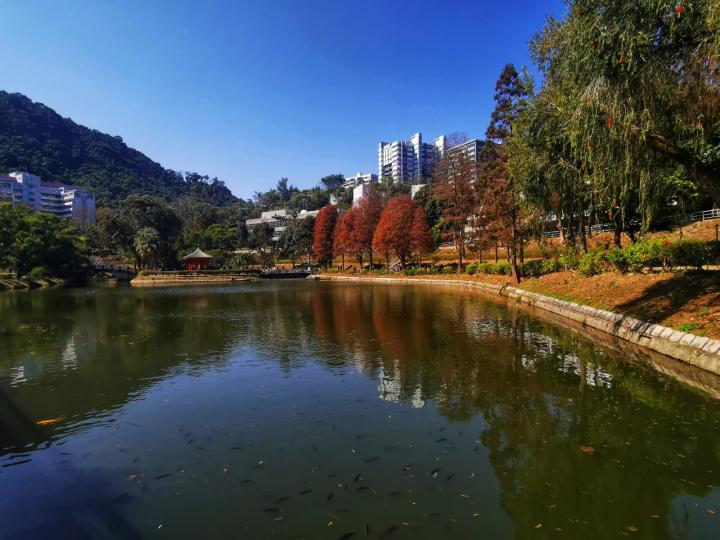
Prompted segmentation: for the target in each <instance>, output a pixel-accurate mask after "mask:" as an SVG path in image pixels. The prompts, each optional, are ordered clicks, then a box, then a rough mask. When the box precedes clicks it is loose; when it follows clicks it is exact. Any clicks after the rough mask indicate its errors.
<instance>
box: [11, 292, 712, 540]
mask: <svg viewBox="0 0 720 540" xmlns="http://www.w3.org/2000/svg"><path fill="white" fill-rule="evenodd" d="M0 351H1V354H0V381H1V383H0V537H2V538H13V539H14V538H50V537H52V538H85V537H88V538H95V537H119V538H269V537H276V538H331V539H341V538H342V539H348V538H389V539H395V538H449V537H457V538H470V537H483V538H551V537H559V538H561V537H566V538H579V537H583V538H616V537H618V536H623V535H629V536H635V537H638V538H660V539H661V538H717V537H718V535H719V534H720V489H718V486H720V404H719V403H718V402H717V401H716V400H714V399H712V398H710V397H708V396H707V395H706V394H703V393H702V392H700V391H698V390H693V389H692V388H690V387H689V386H686V385H684V384H682V383H680V382H677V381H675V380H673V379H670V378H668V377H666V376H665V375H662V374H660V373H658V372H657V371H655V370H653V369H652V368H650V367H648V366H647V365H645V364H644V363H643V362H641V361H638V360H637V358H635V357H632V356H631V355H629V354H624V353H621V352H618V350H616V349H611V348H608V347H606V346H605V345H603V344H601V343H599V342H595V341H591V340H590V339H588V338H587V337H583V336H582V335H580V334H578V333H577V332H574V331H572V330H569V329H565V328H562V327H560V326H558V325H556V324H554V323H552V322H548V321H547V320H545V319H542V318H539V317H538V316H537V315H534V314H532V313H528V312H526V311H523V310H522V309H519V308H517V307H513V306H508V305H506V304H503V303H499V302H496V301H495V300H492V299H488V298H485V297H483V296H481V295H478V294H475V293H470V292H468V291H464V290H450V289H446V288H440V287H433V286H424V285H423V286H417V285H416V286H413V285H388V284H375V285H374V284H358V283H326V282H305V281H298V282H274V283H268V282H258V283H248V284H244V285H237V286H232V287H203V288H172V289H170V288H169V289H140V290H137V289H130V288H126V287H124V288H123V287H121V288H104V287H97V288H92V287H91V288H88V289H59V290H47V291H33V292H30V293H3V294H2V295H0ZM38 422H40V423H39V424H38Z"/></svg>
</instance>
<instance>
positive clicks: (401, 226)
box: [312, 185, 433, 269]
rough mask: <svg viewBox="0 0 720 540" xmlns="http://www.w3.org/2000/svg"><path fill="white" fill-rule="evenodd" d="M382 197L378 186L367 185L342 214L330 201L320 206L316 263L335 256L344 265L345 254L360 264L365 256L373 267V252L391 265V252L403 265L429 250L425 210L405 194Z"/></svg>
mask: <svg viewBox="0 0 720 540" xmlns="http://www.w3.org/2000/svg"><path fill="white" fill-rule="evenodd" d="M385 200H386V201H387V202H385ZM385 200H384V198H383V195H382V193H381V192H380V190H379V189H378V188H376V187H375V186H374V185H370V186H368V190H367V193H366V195H365V196H364V197H363V198H361V199H360V201H359V202H358V204H355V205H353V206H351V207H350V208H349V209H347V210H346V211H345V212H343V213H342V214H339V213H338V209H337V207H336V206H334V205H327V206H325V207H323V208H322V209H321V210H320V212H319V213H318V216H317V220H316V223H315V230H314V235H313V244H312V254H313V256H314V257H315V260H316V261H317V262H318V264H320V265H322V266H325V267H328V266H330V265H331V264H332V261H333V259H334V258H336V257H339V258H340V260H341V267H342V268H343V269H344V268H345V257H346V256H348V257H350V258H353V259H355V260H356V261H357V262H358V264H359V265H360V267H361V268H362V267H363V261H364V259H365V257H366V256H367V260H368V265H369V268H373V267H374V263H373V255H374V254H376V255H380V256H382V257H383V259H384V261H385V265H386V267H387V268H390V267H391V264H390V257H391V256H392V257H394V258H396V259H397V264H398V265H399V266H400V267H401V268H404V267H405V265H406V263H407V262H408V261H409V259H410V258H411V257H413V256H419V255H423V254H425V253H428V252H429V251H432V249H433V242H432V238H431V235H430V229H429V226H428V222H427V217H426V215H425V210H424V209H423V208H422V207H421V206H420V205H418V204H417V203H416V202H415V201H413V199H412V198H411V197H410V195H407V194H400V195H396V196H394V197H390V198H387V197H386V198H385Z"/></svg>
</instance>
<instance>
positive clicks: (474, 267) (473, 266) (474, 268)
mask: <svg viewBox="0 0 720 540" xmlns="http://www.w3.org/2000/svg"><path fill="white" fill-rule="evenodd" d="M479 264H480V263H470V264H468V265H467V266H466V267H465V272H467V273H468V274H470V275H472V274H477V273H478V265H479Z"/></svg>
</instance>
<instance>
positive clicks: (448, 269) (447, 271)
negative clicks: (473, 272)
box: [441, 266, 455, 274]
mask: <svg viewBox="0 0 720 540" xmlns="http://www.w3.org/2000/svg"><path fill="white" fill-rule="evenodd" d="M441 272H442V273H443V274H453V273H455V269H454V268H453V267H452V266H443V267H442V270H441Z"/></svg>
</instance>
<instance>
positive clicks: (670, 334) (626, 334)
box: [321, 275, 720, 375]
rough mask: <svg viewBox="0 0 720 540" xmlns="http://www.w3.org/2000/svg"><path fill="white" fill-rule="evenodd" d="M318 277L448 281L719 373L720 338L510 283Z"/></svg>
mask: <svg viewBox="0 0 720 540" xmlns="http://www.w3.org/2000/svg"><path fill="white" fill-rule="evenodd" d="M321 279H330V280H347V281H384V282H401V283H431V284H435V285H452V286H455V287H466V288H470V289H476V290H480V291H484V292H486V293H489V294H494V295H499V296H504V297H507V298H512V299H514V300H517V301H519V302H522V303H525V304H529V305H532V306H535V307H537V308H540V309H543V310H545V311H549V312H551V313H554V314H556V315H559V316H561V317H565V318H567V319H571V320H573V321H576V322H578V323H580V324H583V325H586V326H590V327H592V328H596V329H598V330H601V331H603V332H607V333H608V334H612V335H614V336H616V337H618V338H621V339H624V340H627V341H630V342H632V343H635V344H637V345H640V346H641V347H645V348H647V349H651V350H653V351H657V352H659V353H661V354H664V355H666V356H669V357H671V358H675V359H677V360H681V361H683V362H686V363H688V364H691V365H693V366H696V367H699V368H702V369H704V370H706V371H709V372H711V373H714V374H716V375H720V340H717V339H710V338H706V337H701V336H696V335H694V334H688V333H686V332H678V331H677V330H673V329H672V328H668V327H666V326H661V325H659V324H652V323H649V322H647V321H641V320H638V319H634V318H632V317H628V316H626V315H621V314H619V313H614V312H612V311H605V310H602V309H596V308H593V307H589V306H581V305H580V304H574V303H572V302H566V301H564V300H558V299H557V298H552V297H549V296H544V295H542V294H538V293H533V292H529V291H525V290H522V289H517V288H515V287H510V286H509V285H505V286H501V285H494V284H492V283H482V282H478V281H464V280H454V279H452V280H451V279H412V278H402V277H375V276H372V277H371V276H365V277H360V276H358V277H354V276H332V275H324V276H322V277H321Z"/></svg>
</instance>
